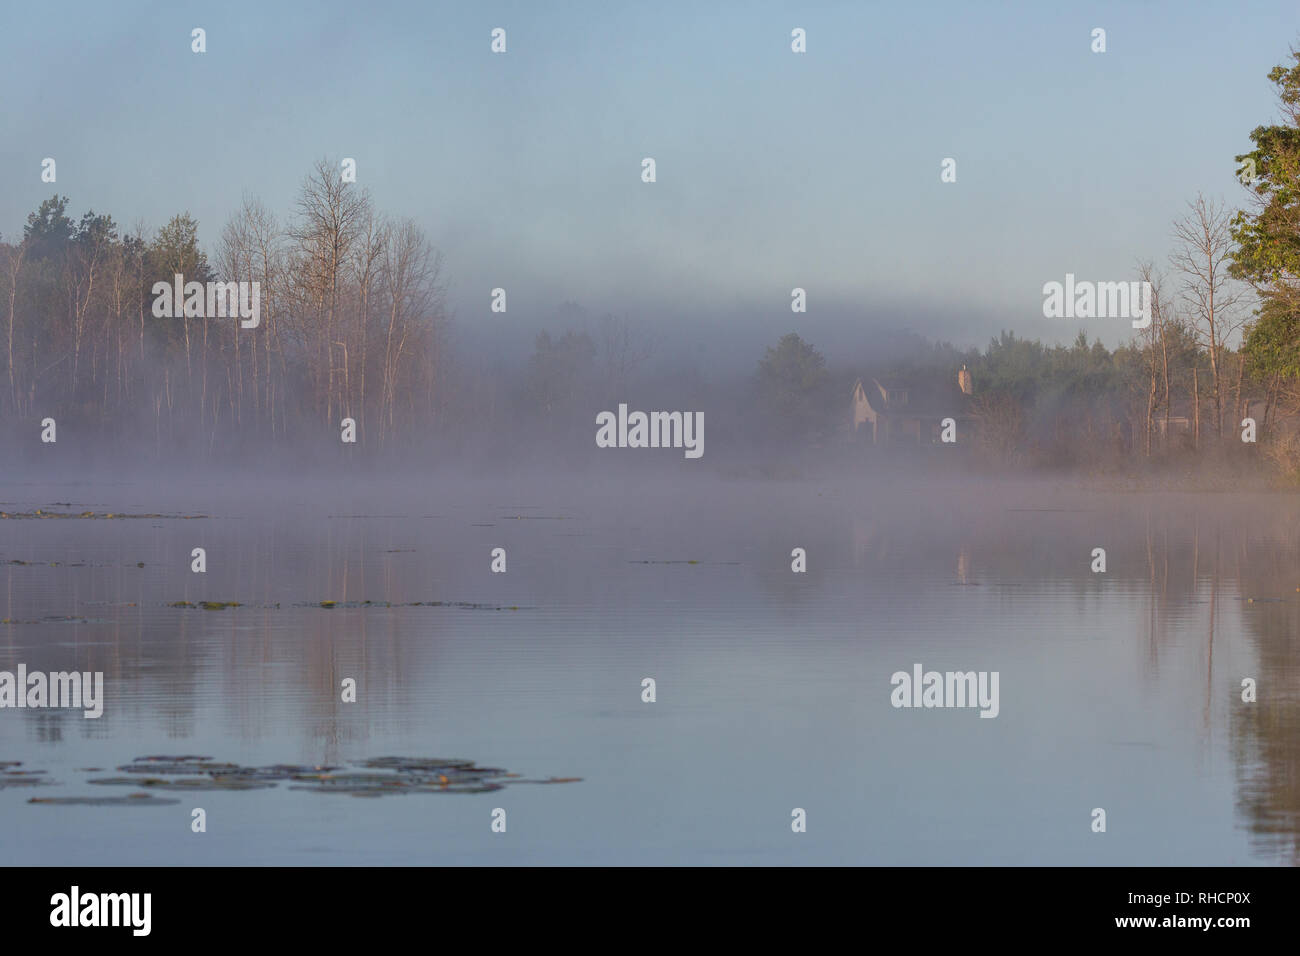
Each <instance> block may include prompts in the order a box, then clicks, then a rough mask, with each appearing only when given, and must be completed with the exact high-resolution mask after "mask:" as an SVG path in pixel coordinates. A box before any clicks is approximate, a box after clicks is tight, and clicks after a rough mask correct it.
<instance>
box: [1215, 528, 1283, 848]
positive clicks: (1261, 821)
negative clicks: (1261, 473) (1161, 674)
mask: <svg viewBox="0 0 1300 956" xmlns="http://www.w3.org/2000/svg"><path fill="white" fill-rule="evenodd" d="M1298 535H1300V520H1297V516H1296V515H1295V514H1278V515H1276V516H1275V517H1274V518H1273V521H1272V523H1271V524H1270V525H1268V527H1267V528H1265V529H1264V530H1262V531H1261V532H1260V534H1259V535H1258V536H1257V537H1255V536H1253V537H1252V540H1251V547H1250V548H1249V549H1246V548H1243V549H1242V554H1241V556H1240V564H1239V565H1238V568H1239V574H1240V580H1241V583H1242V588H1241V593H1242V595H1243V596H1247V597H1249V596H1256V597H1269V598H1275V599H1276V598H1281V599H1282V600H1281V601H1269V602H1267V603H1263V602H1259V603H1256V604H1252V605H1250V606H1249V608H1248V613H1246V614H1244V615H1243V617H1244V619H1245V622H1246V631H1247V633H1248V634H1249V635H1250V637H1251V638H1252V639H1253V641H1252V643H1253V644H1254V646H1255V649H1256V654H1257V659H1258V664H1257V665H1256V668H1255V672H1254V673H1251V674H1243V675H1239V676H1238V675H1234V680H1233V681H1232V690H1231V692H1232V694H1233V695H1234V697H1233V701H1234V703H1233V706H1232V707H1231V708H1230V718H1229V720H1230V724H1229V726H1230V730H1231V735H1232V750H1233V758H1234V762H1235V763H1236V767H1237V776H1238V788H1237V806H1238V809H1239V811H1240V812H1241V813H1242V814H1243V815H1244V816H1245V817H1246V818H1247V820H1248V821H1249V826H1250V829H1251V832H1252V837H1253V839H1252V843H1253V844H1254V845H1255V846H1256V847H1257V848H1258V849H1259V850H1261V851H1270V852H1272V853H1275V854H1277V855H1279V856H1284V857H1288V858H1289V860H1290V862H1292V863H1293V864H1294V863H1300V641H1297V637H1296V635H1297V626H1298V625H1300V613H1298V608H1300V605H1298V604H1297V588H1300V559H1298V556H1297V548H1296V544H1295V542H1296V541H1297V540H1300V537H1298ZM1240 677H1254V678H1255V679H1256V681H1257V683H1258V687H1257V701H1256V703H1253V704H1247V703H1243V702H1241V681H1240Z"/></svg>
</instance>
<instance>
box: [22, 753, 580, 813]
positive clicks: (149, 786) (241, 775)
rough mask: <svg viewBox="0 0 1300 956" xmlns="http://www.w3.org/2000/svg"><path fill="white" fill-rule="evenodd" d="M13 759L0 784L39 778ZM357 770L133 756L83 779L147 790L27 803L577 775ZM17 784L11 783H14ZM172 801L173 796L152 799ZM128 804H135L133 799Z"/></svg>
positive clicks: (394, 763)
mask: <svg viewBox="0 0 1300 956" xmlns="http://www.w3.org/2000/svg"><path fill="white" fill-rule="evenodd" d="M15 766H17V764H0V788H3V787H4V786H5V783H4V781H5V780H6V779H7V778H8V777H10V776H13V778H14V779H15V780H16V781H19V783H20V784H21V785H28V786H31V785H33V784H34V783H43V782H45V781H44V780H40V779H38V778H36V777H34V776H33V775H38V774H42V773H44V771H15V770H12V769H11V768H12V767H15ZM353 766H355V767H359V768H362V769H359V770H345V769H344V768H342V767H338V766H325V765H316V766H313V765H303V764H273V765H271V766H268V767H244V766H241V765H239V764H234V763H223V762H219V761H215V760H213V758H212V757H208V756H202V755H199V754H179V755H159V756H149V757H137V758H136V759H135V760H133V761H132V762H131V763H128V764H123V765H122V766H120V767H118V768H117V769H118V770H119V771H120V772H121V773H123V774H125V775H126V776H120V777H95V778H91V779H89V780H87V781H86V782H87V783H91V784H96V785H98V786H109V787H111V786H126V787H133V788H138V789H140V790H143V791H146V792H142V793H133V794H131V795H130V796H129V797H120V798H99V797H69V798H62V799H60V798H52V799H49V800H39V801H36V800H33V801H29V802H40V803H74V804H86V805H94V806H119V805H125V804H124V803H122V802H121V801H128V800H129V801H137V800H141V799H142V798H148V797H149V796H150V794H149V792H147V791H157V790H162V791H173V792H201V791H210V790H268V789H271V788H273V787H275V786H277V785H278V783H280V782H287V783H289V784H290V786H289V789H290V790H306V791H310V792H312V793H336V794H340V793H341V794H348V795H350V796H354V797H380V796H387V795H389V794H399V793H401V794H405V793H427V794H448V793H490V792H492V791H495V790H501V789H503V788H504V787H506V786H507V785H509V784H518V783H536V784H552V783H577V782H579V781H580V780H581V779H582V778H581V777H547V778H544V779H525V778H524V777H522V776H521V775H520V774H517V773H511V772H509V771H507V770H504V769H502V768H500V767H479V766H476V765H475V764H474V761H472V760H463V759H460V758H446V757H372V758H369V759H367V760H363V761H360V762H357V763H354V765H353ZM16 785H17V784H16ZM155 802H163V803H172V802H175V801H170V800H166V801H155ZM133 805H134V804H133Z"/></svg>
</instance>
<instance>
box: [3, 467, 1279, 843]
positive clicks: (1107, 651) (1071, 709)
mask: <svg viewBox="0 0 1300 956" xmlns="http://www.w3.org/2000/svg"><path fill="white" fill-rule="evenodd" d="M664 454H671V453H670V452H664ZM684 466H685V463H683V465H682V466H681V467H684ZM679 474H681V473H679ZM0 500H2V501H3V504H0V510H3V511H4V512H6V513H8V514H11V515H12V514H22V513H34V512H35V511H36V510H37V509H42V510H45V511H49V510H54V511H58V512H68V513H78V514H79V513H84V512H88V511H89V512H94V513H95V514H97V515H101V516H102V515H105V514H108V513H112V514H115V515H130V514H159V515H164V517H157V518H149V517H141V518H125V517H123V518H116V517H115V518H113V519H107V518H103V517H98V518H86V519H77V518H61V519H44V520H42V519H40V518H25V519H24V518H11V519H9V520H5V521H3V522H0V531H3V537H0V574H3V581H2V584H0V587H2V588H3V590H2V591H0V618H2V619H3V620H5V621H6V622H8V623H5V624H3V625H0V638H2V641H0V670H9V671H13V670H15V669H16V667H17V665H18V664H19V663H20V662H21V663H25V664H26V666H27V668H28V669H29V670H43V671H60V670H70V669H74V668H75V669H77V670H81V671H103V672H104V674H105V684H106V691H105V695H106V701H105V707H104V714H103V716H102V717H101V718H99V719H98V720H87V719H84V718H82V716H81V715H80V712H79V711H71V710H54V709H46V710H30V709H29V710H21V711H19V710H6V711H4V712H3V714H0V716H2V717H3V719H0V761H3V760H21V761H22V762H23V767H24V768H25V769H44V770H47V771H48V774H49V777H50V778H52V779H53V780H56V781H57V782H58V783H57V786H48V787H41V788H27V787H7V788H4V789H0V813H3V814H4V816H5V818H6V819H7V820H9V821H11V823H12V824H21V825H10V826H7V827H5V828H4V829H3V833H2V834H0V854H3V856H4V858H5V859H6V860H10V861H12V862H14V863H46V864H50V863H65V864H72V863H91V864H94V863H127V864H131V863H158V864H192V863H204V862H214V863H338V864H354V863H433V862H438V863H500V862H525V863H580V864H586V863H611V862H613V863H704V864H725V863H738V862H746V863H749V862H755V863H758V862H765V863H787V864H798V863H846V864H847V863H859V864H860V863H882V864H921V863H933V864H970V863H995V864H996V863H1005V864H1023V863H1053V864H1082V865H1086V864H1137V863H1143V864H1150V863H1157V864H1178V863H1184V864H1252V863H1254V864H1269V863H1273V864H1276V863H1294V862H1295V861H1296V859H1297V847H1298V846H1300V796H1297V793H1296V790H1295V787H1294V778H1295V774H1294V767H1295V765H1296V761H1297V757H1298V756H1300V754H1297V743H1296V741H1297V739H1300V738H1297V734H1296V731H1297V729H1300V691H1298V690H1297V688H1298V687H1300V682H1297V680H1296V677H1297V675H1298V674H1300V652H1297V649H1296V647H1295V644H1294V641H1293V640H1292V639H1291V635H1293V634H1294V632H1295V627H1296V624H1297V620H1296V610H1297V606H1300V591H1298V590H1297V589H1298V588H1300V550H1298V549H1297V546H1296V544H1295V541H1296V540H1297V538H1296V531H1297V526H1298V525H1300V506H1297V505H1296V504H1295V503H1294V502H1293V501H1291V500H1289V499H1287V498H1285V497H1283V496H1280V495H1272V494H1258V495H1249V494H1235V495H1232V496H1225V495H1214V494H1206V493H1172V492H1166V493H1158V492H1115V491H1112V490H1107V489H1104V488H1100V487H1091V488H1090V487H1088V486H1085V485H1083V484H1080V483H1077V482H1063V481H1062V482H1051V481H1015V482H1012V481H1001V482H998V481H983V480H977V479H967V480H961V481H957V480H952V479H938V478H933V477H931V478H924V477H918V476H917V475H905V476H895V477H892V478H891V477H888V476H878V477H876V478H874V479H873V480H863V479H862V478H861V477H859V476H857V475H849V474H841V475H838V476H834V477H832V478H826V479H811V480H804V481H789V482H786V481H753V480H726V479H723V478H719V477H717V476H714V475H707V474H701V475H698V476H694V477H691V476H686V477H677V478H672V477H668V476H665V475H661V474H648V475H644V476H642V477H640V478H637V477H633V476H628V475H620V476H617V477H615V476H610V477H607V478H604V479H602V478H600V477H597V476H595V475H590V474H588V475H585V476H579V477H575V476H574V475H573V474H567V475H566V474H564V473H559V474H554V475H548V474H545V473H541V472H521V473H519V474H515V475H510V476H507V477H504V478H492V479H484V478H481V477H480V478H477V479H470V478H467V477H465V476H463V475H456V474H455V473H454V471H453V470H451V469H443V470H440V471H435V472H432V473H430V474H429V476H428V478H427V480H423V481H421V480H411V479H410V478H408V477H405V476H398V475H393V476H391V477H390V478H389V479H388V480H383V479H374V480H369V481H367V482H366V483H364V484H360V483H352V482H348V481H342V480H333V479H324V478H322V479H310V478H307V479H300V480H296V481H283V480H265V481H249V480H247V479H244V480H242V481H241V480H239V479H238V478H237V477H236V476H234V475H231V476H228V477H223V478H220V479H218V478H215V477H209V478H208V479H207V480H206V481H204V480H191V481H188V482H178V481H174V480H164V479H163V476H158V477H157V479H156V480H154V481H149V480H141V479H132V480H124V481H120V482H117V483H111V482H103V481H99V482H95V483H80V482H78V483H65V484H58V483H52V484H51V483H40V484H24V483H21V482H7V483H6V484H5V485H4V486H3V488H0ZM182 515H190V516H197V515H204V516H205V517H189V518H183V517H180V516H182ZM195 547H202V548H204V549H205V550H206V554H207V571H206V572H205V573H203V574H195V573H192V572H191V570H190V554H191V551H192V549H193V548H195ZM1097 547H1103V548H1105V549H1106V559H1107V570H1106V572H1105V573H1093V572H1092V571H1091V570H1090V564H1091V562H1092V557H1091V554H1092V551H1093V549H1094V548H1097ZM494 548H504V549H505V551H506V555H507V561H508V569H507V572H506V573H504V574H499V573H491V572H490V570H489V565H490V562H491V552H492V550H493V549H494ZM794 548H803V549H805V551H806V553H807V571H806V573H792V571H791V561H792V559H791V551H792V549H794ZM141 564H143V566H142V567H141V566H139V565H141ZM181 601H185V602H190V603H191V604H195V605H198V604H199V602H203V601H211V602H232V601H233V602H238V603H239V604H240V605H241V606H239V607H226V608H221V609H216V610H204V609H203V608H202V607H201V606H195V607H173V606H172V605H173V604H176V603H177V602H181ZM322 602H335V603H334V605H333V606H322ZM364 602H371V603H370V604H365V603H364ZM417 602H418V605H417ZM432 602H441V604H440V605H433V604H432ZM389 605H392V606H389ZM916 663H919V664H921V665H922V666H923V667H924V668H925V669H927V670H931V669H933V670H936V671H941V672H942V671H997V672H1000V676H1001V680H1000V698H1001V699H1000V709H999V713H998V716H997V717H996V719H991V720H990V719H980V718H979V716H978V711H977V710H976V709H960V708H946V709H945V708H936V709H925V708H920V709H899V708H895V707H893V706H891V703H890V692H891V685H890V677H891V675H892V674H893V673H895V672H897V671H910V670H911V669H912V667H913V665H914V664H916ZM346 677H352V678H354V679H355V680H356V682H357V689H358V694H357V702H356V703H343V702H342V701H341V699H340V694H339V687H340V682H341V681H342V680H343V679H344V678H346ZM646 677H652V678H654V680H655V681H656V685H657V699H656V701H655V702H654V703H653V704H650V703H644V702H643V701H642V699H641V690H642V683H641V682H642V680H643V679H644V678H646ZM1245 677H1253V678H1256V679H1257V680H1258V682H1259V700H1258V702H1256V703H1249V704H1248V703H1243V702H1242V700H1241V681H1242V679H1243V678H1245ZM181 753H184V754H202V755H206V756H211V757H213V758H215V759H216V760H219V761H232V762H237V763H240V764H244V765H269V764H275V763H290V762H292V763H304V764H339V763H344V762H349V761H361V760H364V759H366V758H369V757H375V756H381V755H385V754H411V755H419V756H440V757H447V758H457V757H459V758H465V759H473V760H476V761H477V762H478V763H479V764H480V765H484V766H493V767H503V768H508V769H509V770H511V771H517V772H520V773H522V774H524V775H525V776H528V777H545V776H548V775H554V776H560V777H581V778H583V779H582V781H581V782H579V783H573V784H567V785H564V786H556V787H531V788H529V787H516V788H512V789H508V790H506V791H503V792H501V793H497V794H494V795H491V796H477V795H473V794H467V795H447V796H442V797H437V796H430V795H424V794H410V795H401V796H393V797H384V798H381V799H378V800H359V799H355V798H352V797H350V796H347V795H320V794H314V793H302V792H295V791H292V790H289V789H288V788H287V787H285V786H283V785H281V786H278V787H276V788H274V789H267V790H259V791H253V792H229V793H226V792H214V793H203V794H195V795H192V796H190V797H186V798H184V799H185V801H186V802H184V803H183V804H182V805H181V806H180V807H179V808H177V809H176V811H175V812H173V811H172V810H168V809H166V808H145V807H141V808H135V809H129V810H128V809H118V808H103V807H77V806H67V807H59V806H40V805H30V804H27V803H26V801H27V800H28V799H29V797H31V796H34V795H39V796H53V795H68V796H71V795H85V796H98V795H106V794H109V793H110V792H113V793H115V792H118V791H117V788H109V787H103V786H97V785H88V784H87V783H86V782H85V781H86V780H88V779H91V778H94V777H102V776H105V775H106V774H104V773H96V772H89V771H87V770H86V769H84V768H101V769H102V770H105V771H109V772H110V775H111V772H112V768H114V767H116V766H118V765H122V764H125V763H127V762H129V761H131V760H133V759H134V758H136V757H139V756H143V755H150V754H181ZM191 804H192V805H193V806H202V807H204V808H205V809H206V810H207V812H208V814H209V815H210V816H211V817H216V816H218V815H219V816H220V819H221V821H222V823H221V827H222V838H221V839H220V840H204V839H202V838H201V837H195V838H194V839H193V840H181V839H177V838H175V836H174V831H176V830H177V829H178V827H182V826H185V825H186V823H187V819H186V818H187V816H188V809H189V807H190V805H191ZM495 806H502V807H505V808H507V809H508V812H509V814H510V820H511V828H510V832H511V834H512V836H511V839H510V841H509V843H508V844H507V843H503V842H501V841H496V842H494V841H493V839H492V837H493V834H492V833H491V831H490V830H489V828H488V825H487V824H488V816H487V815H488V812H489V810H490V809H491V808H492V807H495ZM794 807H801V808H804V809H806V810H807V813H808V818H809V825H808V830H807V833H805V834H801V835H799V836H797V837H796V836H795V835H793V834H791V833H790V828H789V818H790V814H791V808H794ZM1094 807H1104V808H1105V809H1106V811H1107V814H1108V820H1109V825H1108V833H1109V834H1110V835H1109V836H1098V835H1097V834H1093V833H1091V832H1090V831H1089V827H1088V823H1089V813H1090V812H1091V810H1092V809H1093V808H1094ZM181 810H184V815H183V816H177V813H179V812H180V811H181ZM109 815H112V816H111V822H112V824H113V825H112V826H111V827H105V826H104V825H103V824H104V822H105V820H106V819H107V818H108V816H109ZM91 833H94V834H95V836H94V839H90V838H89V836H88V835H89V834H91Z"/></svg>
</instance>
